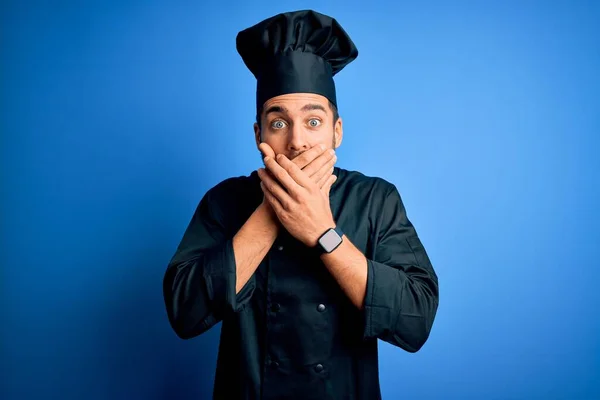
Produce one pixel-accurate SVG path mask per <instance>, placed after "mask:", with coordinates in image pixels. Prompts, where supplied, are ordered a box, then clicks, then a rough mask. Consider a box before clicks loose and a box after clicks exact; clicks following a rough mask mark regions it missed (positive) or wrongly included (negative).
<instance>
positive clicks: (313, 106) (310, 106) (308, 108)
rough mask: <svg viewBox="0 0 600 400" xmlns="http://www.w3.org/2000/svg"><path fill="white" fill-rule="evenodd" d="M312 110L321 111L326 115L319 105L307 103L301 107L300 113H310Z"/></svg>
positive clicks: (323, 108)
mask: <svg viewBox="0 0 600 400" xmlns="http://www.w3.org/2000/svg"><path fill="white" fill-rule="evenodd" d="M312 110H321V111H323V112H324V113H327V111H326V110H325V107H323V106H322V105H320V104H315V103H309V104H307V105H305V106H304V107H302V111H312Z"/></svg>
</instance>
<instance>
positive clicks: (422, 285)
mask: <svg viewBox="0 0 600 400" xmlns="http://www.w3.org/2000/svg"><path fill="white" fill-rule="evenodd" d="M376 239H377V243H376V244H375V246H374V251H373V256H372V259H369V258H368V259H367V267H368V269H367V290H366V294H365V302H364V308H363V317H364V332H363V338H364V339H369V338H378V339H382V340H384V341H386V342H388V343H391V344H393V345H395V346H398V347H400V348H402V349H404V350H406V351H409V352H411V353H414V352H416V351H418V350H419V349H420V348H421V347H422V346H423V344H425V342H426V341H427V338H428V337H429V333H430V331H431V327H432V325H433V321H434V318H435V314H436V312H437V307H438V302H439V297H438V296H439V293H438V279H437V276H436V274H435V271H434V270H433V267H432V265H431V262H430V260H429V257H428V255H427V253H426V251H425V248H424V247H423V245H422V243H421V240H420V239H419V237H418V236H417V233H416V231H415V228H414V227H413V225H412V223H411V222H410V221H409V220H408V218H407V216H406V210H405V208H404V205H403V203H402V199H401V198H400V194H399V193H398V190H397V189H396V187H395V186H393V185H392V188H391V190H389V191H388V193H387V195H386V196H385V202H384V204H383V208H382V213H381V216H380V220H379V223H378V227H377V234H376Z"/></svg>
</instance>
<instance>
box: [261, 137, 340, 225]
mask: <svg viewBox="0 0 600 400" xmlns="http://www.w3.org/2000/svg"><path fill="white" fill-rule="evenodd" d="M258 148H259V150H260V151H261V153H262V154H263V157H271V158H273V159H274V158H275V151H273V148H271V146H269V145H268V144H267V143H261V144H260V145H259V146H258ZM325 150H326V148H325V145H323V144H318V145H315V146H313V147H311V148H310V149H308V150H307V151H305V152H304V153H302V154H300V155H299V156H297V157H295V158H294V159H292V160H291V161H292V162H293V163H294V164H296V165H297V166H298V167H299V168H300V169H301V170H303V171H304V172H306V173H307V174H308V175H309V176H310V178H311V179H312V180H313V182H315V183H316V184H317V185H318V186H319V188H321V190H323V193H324V194H325V195H326V196H327V197H328V198H329V191H330V189H331V185H333V183H334V182H335V179H336V178H335V175H333V166H334V165H335V163H336V161H337V157H336V156H335V154H333V155H332V154H330V153H329V152H328V151H325ZM261 206H264V207H266V208H267V209H268V211H269V213H270V215H271V216H272V217H275V212H274V211H273V209H272V207H271V206H270V204H269V202H268V201H267V199H266V197H263V202H262V204H261Z"/></svg>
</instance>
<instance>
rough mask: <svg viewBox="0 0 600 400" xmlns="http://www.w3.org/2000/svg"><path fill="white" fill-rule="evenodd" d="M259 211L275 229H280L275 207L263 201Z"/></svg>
mask: <svg viewBox="0 0 600 400" xmlns="http://www.w3.org/2000/svg"><path fill="white" fill-rule="evenodd" d="M258 211H259V212H260V214H261V216H262V217H263V218H264V220H265V222H266V223H267V224H269V225H271V226H272V227H273V228H274V229H276V230H279V220H278V219H277V214H275V211H274V210H273V207H271V206H270V205H269V204H268V203H266V202H262V203H260V205H259V206H258Z"/></svg>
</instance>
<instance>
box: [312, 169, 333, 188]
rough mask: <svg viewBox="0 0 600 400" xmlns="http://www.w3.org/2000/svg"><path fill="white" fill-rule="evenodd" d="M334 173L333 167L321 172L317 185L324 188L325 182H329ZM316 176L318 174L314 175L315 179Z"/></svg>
mask: <svg viewBox="0 0 600 400" xmlns="http://www.w3.org/2000/svg"><path fill="white" fill-rule="evenodd" d="M332 173H333V167H331V168H329V169H328V170H326V171H325V172H324V173H322V174H320V176H319V178H318V180H317V186H319V188H322V187H323V185H324V184H325V182H327V179H328V178H329V177H330V176H331V174H332ZM315 177H316V175H313V177H312V179H313V180H314V179H315Z"/></svg>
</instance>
